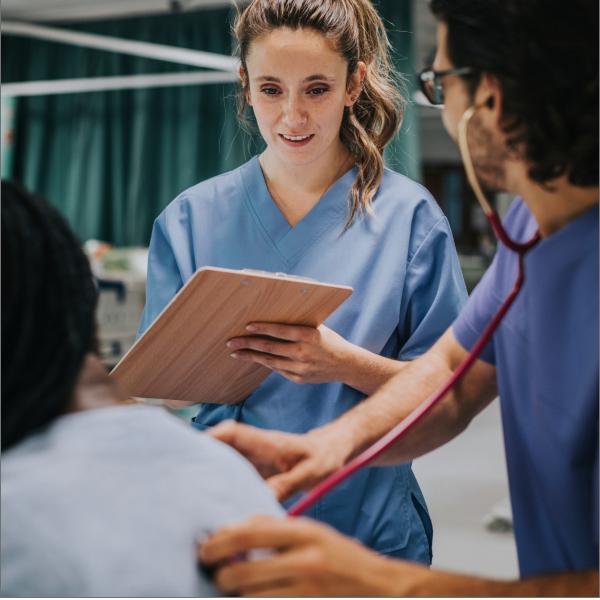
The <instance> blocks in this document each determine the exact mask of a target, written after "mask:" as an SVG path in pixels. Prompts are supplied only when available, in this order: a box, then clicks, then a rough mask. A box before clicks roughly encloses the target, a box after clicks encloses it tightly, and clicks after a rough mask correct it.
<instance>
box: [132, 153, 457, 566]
mask: <svg viewBox="0 0 600 600" xmlns="http://www.w3.org/2000/svg"><path fill="white" fill-rule="evenodd" d="M356 175H357V170H356V168H353V169H351V170H350V171H348V172H347V173H346V174H345V175H343V176H342V177H341V178H340V179H338V180H337V181H336V182H335V183H334V184H333V185H332V186H331V187H330V188H329V190H328V191H327V192H326V193H325V194H324V195H323V196H322V198H321V199H320V200H319V202H318V203H317V204H316V205H315V206H314V208H313V209H312V210H311V211H310V212H309V213H308V214H307V215H306V216H305V217H304V218H303V219H302V221H300V222H299V223H298V224H297V225H296V226H295V227H293V228H292V227H290V225H289V224H288V223H287V221H286V219H285V218H284V216H283V214H282V213H281V212H280V210H279V209H278V207H277V205H276V204H275V202H274V201H273V199H272V198H271V196H270V194H269V191H268V189H267V186H266V184H265V180H264V177H263V173H262V170H261V168H260V164H259V161H258V159H257V158H256V157H255V158H253V159H252V160H250V161H249V162H248V163H246V164H245V165H243V166H241V167H240V168H238V169H236V170H234V171H231V172H229V173H226V174H224V175H221V176H218V177H215V178H212V179H209V180H207V181H204V182H202V183H200V184H198V185H196V186H194V187H192V188H190V189H188V190H186V191H185V192H183V193H182V194H181V195H179V196H178V197H177V198H176V199H175V200H174V201H173V202H172V203H171V204H170V205H169V206H168V207H167V208H166V209H165V210H164V211H163V213H162V214H161V215H160V216H159V217H158V218H157V220H156V222H155V224H154V229H153V232H152V240H151V243H150V255H149V261H148V288H147V304H146V308H145V311H144V315H143V317H142V322H141V325H140V332H142V331H144V330H145V329H146V328H147V327H148V325H149V324H150V323H151V322H152V321H153V319H154V318H155V317H156V316H157V315H158V314H159V312H160V311H161V310H162V309H163V308H164V306H165V305H166V304H167V303H168V302H169V301H170V300H171V298H172V297H173V296H174V295H175V293H176V292H177V291H178V290H179V289H180V288H181V286H182V285H183V283H184V282H185V281H186V280H187V279H189V278H190V277H191V276H192V274H193V273H194V272H195V271H196V270H197V269H199V268H200V267H203V266H207V265H211V266H217V267H226V268H231V269H242V268H250V269H262V270H268V271H281V272H286V273H289V274H293V275H301V276H306V277H312V278H314V279H318V280H320V281H324V282H330V283H336V284H343V285H350V286H352V287H353V288H354V293H353V294H352V296H351V297H350V298H349V299H348V300H347V301H346V302H345V303H344V304H343V305H342V306H341V307H340V308H339V309H338V310H337V311H336V312H335V313H334V314H333V315H332V316H331V317H330V318H329V319H328V320H327V321H326V323H325V324H326V325H327V326H328V327H330V328H331V329H333V330H334V331H336V332H337V333H339V334H340V335H342V336H343V337H344V338H346V339H347V340H349V341H350V342H352V343H353V344H356V345H358V346H361V347H363V348H366V349H367V350H370V351H372V352H376V353H378V354H381V355H383V356H386V357H391V358H395V359H402V360H410V359H413V358H415V357H417V356H419V355H420V354H422V353H423V352H424V351H425V350H427V349H428V348H429V347H430V346H431V345H432V344H433V343H434V342H435V341H436V340H437V338H438V337H439V336H440V335H441V334H442V333H443V332H444V331H445V330H446V329H447V328H448V327H449V326H450V324H451V323H452V321H453V320H454V318H455V317H456V315H457V314H458V312H459V310H460V308H461V307H462V305H463V304H464V302H465V300H466V290H465V286H464V281H463V278H462V274H461V271H460V266H459V262H458V259H457V255H456V250H455V247H454V243H453V240H452V235H451V233H450V229H449V226H448V222H447V220H446V218H445V217H444V215H443V214H442V212H441V211H440V209H439V207H438V206H437V204H436V203H435V201H434V200H433V199H432V197H431V195H430V194H429V193H428V192H427V190H426V189H424V188H423V187H422V186H420V185H419V184H417V183H415V182H413V181H411V180H409V179H407V178H406V177H404V176H402V175H399V174H397V173H394V172H393V171H390V170H387V169H386V170H385V172H384V175H383V180H382V183H381V186H380V188H379V190H378V192H377V194H376V196H375V199H374V203H373V208H374V212H375V214H374V215H373V216H368V215H363V216H359V217H358V218H357V219H356V220H355V222H354V223H353V224H352V226H351V227H350V228H349V229H347V230H346V231H343V229H344V224H345V223H346V219H347V216H348V209H349V193H350V189H351V187H352V184H353V182H354V180H355V178H356ZM363 398H364V395H363V394H361V393H360V392H358V391H357V390H355V389H353V388H350V387H348V386H346V385H343V384H342V383H339V382H331V383H326V384H318V385H317V384H303V385H299V384H295V383H292V382H290V381H288V380H287V379H285V378H284V377H282V376H281V375H279V374H277V373H272V374H271V375H270V376H269V377H267V378H266V379H265V381H264V382H263V383H262V384H261V385H260V386H259V387H258V388H257V389H256V390H255V391H254V392H253V393H252V394H251V395H250V396H249V397H248V398H246V400H244V401H243V402H242V403H241V404H239V405H237V406H226V405H217V404H203V405H202V406H201V408H200V411H199V413H198V415H197V416H196V417H195V419H194V425H195V426H196V427H198V428H205V427H208V426H212V425H215V424H217V423H219V422H220V421H222V420H224V419H236V420H238V421H241V422H244V423H249V424H252V425H255V426H258V427H264V428H268V429H278V430H282V431H289V432H296V433H304V432H306V431H308V430H310V429H313V428H315V427H318V426H320V425H323V424H325V423H328V422H330V421H332V420H334V419H335V418H336V417H338V416H339V415H341V414H342V413H344V412H346V411H347V410H349V409H350V408H352V407H354V406H356V404H358V403H359V402H360V401H361V400H363ZM307 514H308V516H312V517H313V518H316V519H319V520H322V521H325V522H327V523H329V524H331V525H332V526H334V527H335V528H337V529H338V530H340V531H342V532H343V533H345V534H347V535H351V536H354V537H355V538H357V539H359V540H360V541H362V542H363V543H364V544H366V545H367V546H370V547H372V548H374V549H375V550H377V551H379V552H382V553H385V554H390V555H394V556H401V557H405V558H409V559H412V560H418V561H422V562H429V561H430V559H431V546H430V542H431V523H430V521H429V517H428V515H427V509H426V505H425V502H424V500H423V497H422V494H421V492H420V490H419V487H418V485H417V482H416V480H415V478H414V475H413V473H412V470H411V468H410V465H399V466H394V467H378V468H367V469H363V470H362V471H361V472H359V473H357V474H356V475H354V476H353V477H352V478H350V480H348V481H346V482H344V483H343V484H341V485H340V486H339V487H338V488H337V489H335V490H334V491H332V492H331V493H330V494H329V495H327V496H326V497H324V498H323V499H321V500H320V501H319V502H318V503H317V504H316V506H314V508H313V509H312V510H311V511H310V512H308V513H307Z"/></svg>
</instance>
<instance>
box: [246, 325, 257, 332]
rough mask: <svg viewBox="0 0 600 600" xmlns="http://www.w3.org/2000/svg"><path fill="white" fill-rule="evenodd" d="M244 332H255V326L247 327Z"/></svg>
mask: <svg viewBox="0 0 600 600" xmlns="http://www.w3.org/2000/svg"><path fill="white" fill-rule="evenodd" d="M246 331H256V325H248V326H247V327H246Z"/></svg>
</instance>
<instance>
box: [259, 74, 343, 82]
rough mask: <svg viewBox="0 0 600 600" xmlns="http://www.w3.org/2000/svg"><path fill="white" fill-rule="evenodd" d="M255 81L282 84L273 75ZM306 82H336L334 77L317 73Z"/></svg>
mask: <svg viewBox="0 0 600 600" xmlns="http://www.w3.org/2000/svg"><path fill="white" fill-rule="evenodd" d="M254 81H259V82H260V81H274V82H275V83H281V79H279V78H278V77H272V76H271V75H263V76H261V77H255V79H254ZM304 81H329V82H332V81H335V79H334V78H333V77H327V75H323V74H321V73H315V74H314V75H309V76H308V77H306V78H305V79H304Z"/></svg>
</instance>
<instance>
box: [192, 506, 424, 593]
mask: <svg viewBox="0 0 600 600" xmlns="http://www.w3.org/2000/svg"><path fill="white" fill-rule="evenodd" d="M254 549H274V551H273V554H270V555H269V556H267V557H266V558H260V559H257V560H251V559H250V560H248V561H241V562H229V559H230V557H232V556H235V555H239V554H240V553H245V552H248V551H250V550H254ZM198 556H199V559H200V561H201V562H202V563H203V564H206V565H218V564H219V563H222V564H224V566H222V567H220V568H218V570H217V572H216V578H215V583H216V584H217V585H218V587H219V588H221V589H222V590H223V591H224V592H226V593H235V594H240V595H243V596H255V597H259V596H263V597H281V596H296V597H309V596H363V597H365V596H366V597H378V596H394V595H397V593H398V590H399V586H400V585H401V583H402V575H401V574H400V573H396V572H395V569H401V568H403V567H406V573H407V574H408V573H410V574H412V576H413V577H417V578H418V577H422V576H426V575H427V569H425V568H424V567H420V566H414V565H408V564H406V565H405V564H404V563H401V562H399V561H392V560H389V559H387V558H383V557H381V556H379V555H377V554H375V553H373V552H371V551H370V550H367V549H366V548H364V547H363V546H361V545H360V544H359V543H358V542H355V541H354V540H351V539H350V538H346V537H344V536H342V535H340V534H339V533H337V532H336V531H334V530H333V529H331V528H330V527H328V526H326V525H323V524H321V523H316V522H314V521H311V520H309V519H304V518H298V519H277V518H274V517H253V518H251V519H249V520H247V521H245V522H244V523H242V524H240V525H235V526H231V527H225V528H223V529H221V530H219V531H218V532H217V533H215V534H214V535H211V536H210V537H209V538H208V539H207V540H206V541H205V542H204V543H203V544H202V545H201V546H200V547H199V549H198Z"/></svg>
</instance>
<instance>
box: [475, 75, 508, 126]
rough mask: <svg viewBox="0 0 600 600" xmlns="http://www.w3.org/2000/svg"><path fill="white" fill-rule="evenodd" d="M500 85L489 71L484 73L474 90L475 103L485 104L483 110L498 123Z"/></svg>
mask: <svg viewBox="0 0 600 600" xmlns="http://www.w3.org/2000/svg"><path fill="white" fill-rule="evenodd" d="M502 101H503V94H502V86H501V85H500V82H499V81H498V79H496V78H495V77H494V76H493V75H490V74H489V73H484V74H483V75H482V77H481V81H480V82H479V87H478V88H477V91H476V92H475V105H476V106H480V105H481V106H485V108H486V110H485V112H486V113H487V114H488V115H489V117H490V118H491V119H493V121H494V123H496V124H499V123H500V120H501V118H502Z"/></svg>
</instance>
